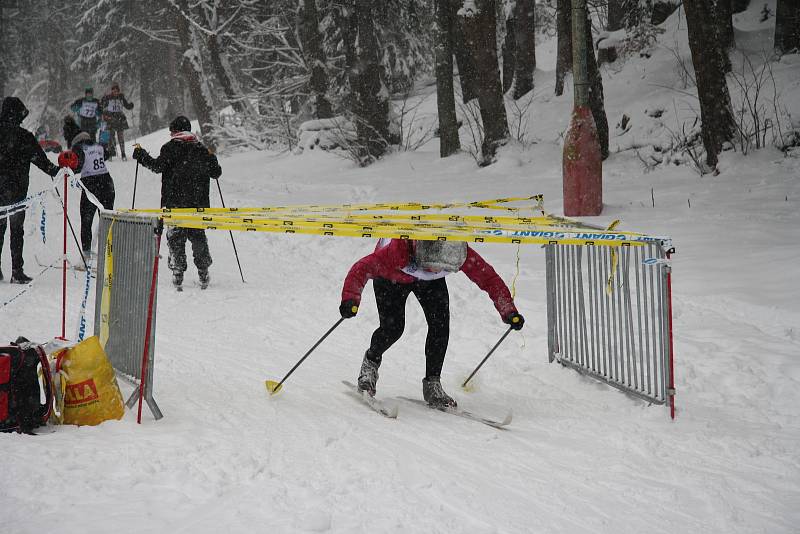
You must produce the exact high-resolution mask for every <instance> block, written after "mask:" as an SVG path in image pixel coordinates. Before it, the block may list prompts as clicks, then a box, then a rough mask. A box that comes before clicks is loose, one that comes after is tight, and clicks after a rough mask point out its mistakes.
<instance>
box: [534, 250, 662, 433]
mask: <svg viewBox="0 0 800 534" xmlns="http://www.w3.org/2000/svg"><path fill="white" fill-rule="evenodd" d="M545 248H546V262H547V323H548V350H549V357H550V361H551V362H552V361H554V360H555V361H558V362H559V363H561V364H562V365H564V366H567V367H571V368H573V369H575V370H577V371H579V372H581V373H584V374H587V375H589V376H592V377H594V378H596V379H599V380H601V381H603V382H605V383H607V384H609V385H611V386H613V387H615V388H618V389H621V390H623V391H625V392H626V393H629V394H631V395H634V396H637V397H640V398H642V399H645V400H647V401H649V402H652V403H656V404H664V403H667V402H668V401H669V403H670V407H671V409H672V415H673V417H674V404H673V403H672V402H671V400H672V399H671V397H672V396H673V395H674V385H673V383H672V369H671V366H672V342H671V321H672V317H671V295H670V291H671V287H670V278H669V275H670V267H669V258H668V253H667V252H666V251H664V250H663V248H662V246H661V244H660V243H658V242H654V243H647V244H645V245H643V246H630V247H629V246H622V247H613V248H612V247H604V246H592V245H585V246H580V245H547V246H546V247H545ZM615 255H616V258H614V256H615Z"/></svg>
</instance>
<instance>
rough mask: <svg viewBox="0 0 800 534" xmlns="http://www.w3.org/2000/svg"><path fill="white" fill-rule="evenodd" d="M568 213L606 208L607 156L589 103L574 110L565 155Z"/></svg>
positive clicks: (565, 204)
mask: <svg viewBox="0 0 800 534" xmlns="http://www.w3.org/2000/svg"><path fill="white" fill-rule="evenodd" d="M562 172H563V183H564V215H566V216H567V217H575V216H587V215H600V213H601V212H602V211H603V158H602V156H601V154H600V143H599V142H598V141H597V127H596V126H595V123H594V117H593V116H592V110H591V109H589V106H577V107H576V108H575V109H574V110H573V111H572V121H571V122H570V126H569V130H568V131H567V137H566V139H565V140H564V159H563V168H562Z"/></svg>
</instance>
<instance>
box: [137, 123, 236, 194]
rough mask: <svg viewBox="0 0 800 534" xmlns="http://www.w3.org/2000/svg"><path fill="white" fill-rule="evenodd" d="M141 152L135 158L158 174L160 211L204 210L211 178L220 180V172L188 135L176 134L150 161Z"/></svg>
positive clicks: (203, 149) (195, 139)
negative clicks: (159, 181) (167, 209)
mask: <svg viewBox="0 0 800 534" xmlns="http://www.w3.org/2000/svg"><path fill="white" fill-rule="evenodd" d="M139 150H140V149H137V150H136V151H134V158H136V159H138V161H139V163H141V164H142V165H144V166H145V167H147V168H148V169H150V170H151V171H153V172H155V173H161V207H163V208H207V207H209V206H210V205H211V204H210V201H209V188H210V184H211V182H210V180H211V179H212V178H219V177H220V175H221V174H222V168H221V167H220V166H219V162H218V161H217V157H216V156H215V155H214V154H212V153H211V152H209V151H208V149H207V148H206V147H205V146H203V144H202V143H200V141H198V140H197V138H196V137H195V136H194V135H192V134H190V133H188V132H176V133H173V134H172V139H171V140H170V141H169V142H168V143H167V144H165V145H164V146H162V147H161V154H160V155H159V156H158V157H157V158H155V159H154V158H153V157H152V156H150V154H148V153H147V152H145V151H144V150H142V151H141V152H139Z"/></svg>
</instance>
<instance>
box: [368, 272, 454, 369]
mask: <svg viewBox="0 0 800 534" xmlns="http://www.w3.org/2000/svg"><path fill="white" fill-rule="evenodd" d="M372 287H373V288H374V290H375V300H376V302H377V304H378V317H379V318H380V326H379V327H378V329H377V330H375V332H374V333H373V334H372V342H371V344H370V347H369V350H368V351H367V358H369V359H370V360H372V361H374V362H376V363H378V364H380V362H381V359H382V356H383V353H384V352H386V350H388V349H389V347H391V346H392V345H393V344H394V343H395V342H396V341H397V340H398V339H400V336H401V335H402V334H403V330H404V329H405V325H406V300H408V296H409V295H410V294H411V293H413V294H414V296H415V297H417V300H418V301H419V303H420V305H421V306H422V311H423V313H424V314H425V320H426V321H427V323H428V335H427V338H426V339H425V376H426V377H432V376H441V374H442V365H443V364H444V357H445V353H446V352H447V343H448V341H449V340H450V295H449V293H448V292H447V283H446V282H445V279H444V278H439V279H438V280H430V281H427V280H417V281H415V282H412V283H410V284H399V283H396V282H392V281H390V280H386V279H383V278H377V279H375V280H373V281H372Z"/></svg>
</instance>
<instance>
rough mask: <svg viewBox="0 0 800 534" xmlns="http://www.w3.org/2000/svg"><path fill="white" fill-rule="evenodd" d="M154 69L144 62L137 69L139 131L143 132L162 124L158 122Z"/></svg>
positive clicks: (148, 131) (151, 130)
mask: <svg viewBox="0 0 800 534" xmlns="http://www.w3.org/2000/svg"><path fill="white" fill-rule="evenodd" d="M157 76H158V75H157V73H156V70H155V69H154V68H153V66H152V65H148V64H144V65H142V67H141V69H139V131H140V132H141V133H143V134H146V133H150V132H153V131H155V130H157V129H158V128H159V127H163V124H159V122H160V121H159V117H158V105H157V103H156V92H155V85H156V80H157Z"/></svg>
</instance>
